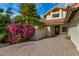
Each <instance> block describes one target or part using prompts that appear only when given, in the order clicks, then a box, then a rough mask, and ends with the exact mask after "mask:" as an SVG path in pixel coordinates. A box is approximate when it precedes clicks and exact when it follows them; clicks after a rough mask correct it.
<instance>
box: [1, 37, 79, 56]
mask: <svg viewBox="0 0 79 59" xmlns="http://www.w3.org/2000/svg"><path fill="white" fill-rule="evenodd" d="M0 55H10V56H11V55H13V56H14V55H15V56H16V55H19V56H20V55H22V56H25V55H26V56H31V55H32V56H75V55H79V53H78V51H77V50H76V47H75V46H74V44H73V43H72V42H71V41H70V40H67V39H65V38H64V37H63V36H58V37H52V38H46V39H43V40H38V41H31V42H24V43H20V44H14V45H11V46H7V47H3V48H0Z"/></svg>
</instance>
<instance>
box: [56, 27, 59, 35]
mask: <svg viewBox="0 0 79 59" xmlns="http://www.w3.org/2000/svg"><path fill="white" fill-rule="evenodd" d="M59 34H60V26H55V35H59Z"/></svg>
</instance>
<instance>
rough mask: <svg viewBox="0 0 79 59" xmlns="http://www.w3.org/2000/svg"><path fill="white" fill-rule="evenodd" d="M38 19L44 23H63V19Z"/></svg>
mask: <svg viewBox="0 0 79 59" xmlns="http://www.w3.org/2000/svg"><path fill="white" fill-rule="evenodd" d="M40 21H41V22H44V23H45V24H46V25H60V24H64V19H51V20H47V19H43V20H40Z"/></svg>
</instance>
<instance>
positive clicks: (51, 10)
mask: <svg viewBox="0 0 79 59" xmlns="http://www.w3.org/2000/svg"><path fill="white" fill-rule="evenodd" d="M59 9H62V10H66V8H65V7H61V6H56V7H54V8H52V9H50V10H48V11H47V12H46V13H45V14H44V16H46V15H48V14H49V13H50V12H54V11H55V10H59Z"/></svg>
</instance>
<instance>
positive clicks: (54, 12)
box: [41, 6, 67, 36]
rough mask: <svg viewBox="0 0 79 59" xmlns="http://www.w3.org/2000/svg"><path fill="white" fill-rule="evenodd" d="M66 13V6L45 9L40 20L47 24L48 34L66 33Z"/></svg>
mask: <svg viewBox="0 0 79 59" xmlns="http://www.w3.org/2000/svg"><path fill="white" fill-rule="evenodd" d="M65 15H66V8H64V7H61V6H56V7H54V8H53V9H51V10H49V11H47V13H46V14H45V15H44V19H42V20H41V21H42V22H44V23H45V24H46V25H47V30H48V32H47V34H48V36H53V35H60V34H66V33H67V27H66V25H65V24H64V21H65Z"/></svg>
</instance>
